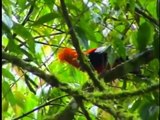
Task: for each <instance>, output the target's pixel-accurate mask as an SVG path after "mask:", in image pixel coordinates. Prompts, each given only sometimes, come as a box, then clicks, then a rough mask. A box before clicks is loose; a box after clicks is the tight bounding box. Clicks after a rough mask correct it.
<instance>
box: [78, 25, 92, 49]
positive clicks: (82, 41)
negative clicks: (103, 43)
mask: <svg viewBox="0 0 160 120" xmlns="http://www.w3.org/2000/svg"><path fill="white" fill-rule="evenodd" d="M75 30H76V32H77V33H78V36H79V37H80V39H79V40H80V44H82V45H83V46H84V47H85V48H86V49H88V48H89V46H88V40H87V37H86V34H85V32H84V31H83V29H82V28H80V27H76V28H75Z"/></svg>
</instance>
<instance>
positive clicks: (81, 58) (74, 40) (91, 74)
mask: <svg viewBox="0 0 160 120" xmlns="http://www.w3.org/2000/svg"><path fill="white" fill-rule="evenodd" d="M60 2H61V6H62V7H61V8H62V12H63V16H64V19H65V21H66V23H67V26H68V28H69V33H70V35H71V40H72V43H73V46H74V47H75V49H76V51H77V53H78V59H79V61H80V65H81V66H82V68H83V69H84V70H85V71H86V72H87V73H88V75H89V77H90V78H91V80H92V82H93V84H94V86H95V87H97V88H99V90H104V88H103V87H102V85H101V84H100V82H99V81H98V79H97V78H96V77H95V75H94V72H93V70H92V69H91V67H90V66H89V64H88V62H87V60H86V59H85V57H84V56H83V53H82V51H81V49H80V45H79V42H78V38H77V37H76V34H75V31H74V27H73V26H72V23H71V21H70V19H69V16H68V11H67V9H66V5H65V3H64V0H60Z"/></svg>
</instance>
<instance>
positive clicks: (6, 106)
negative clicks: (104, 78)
mask: <svg viewBox="0 0 160 120" xmlns="http://www.w3.org/2000/svg"><path fill="white" fill-rule="evenodd" d="M62 1H63V0H3V1H2V51H4V52H5V53H8V54H9V55H14V56H16V57H17V58H19V59H21V60H24V61H26V62H27V63H29V64H30V65H32V66H36V67H37V68H39V69H40V70H42V71H44V72H45V73H47V74H53V75H55V76H56V77H57V78H58V80H59V81H60V82H62V83H66V84H67V85H68V87H70V88H71V89H72V90H73V91H74V90H75V91H82V92H84V93H85V92H87V91H86V90H84V89H83V90H82V86H84V84H85V83H86V82H88V81H90V78H89V76H88V74H87V73H86V72H82V71H80V70H79V69H75V68H73V67H72V66H70V65H68V64H66V63H61V62H60V61H59V60H58V59H57V52H58V50H59V49H60V48H63V47H70V48H74V47H73V44H72V41H71V37H70V33H69V28H68V26H67V24H66V21H65V18H64V15H63V12H62V7H61V2H62ZM159 4H160V2H159V0H157V1H156V0H140V1H138V0H121V1H119V0H65V5H66V8H67V11H68V13H66V14H68V15H69V18H70V21H71V23H72V26H73V29H74V31H75V33H76V37H77V38H78V41H79V43H80V48H81V50H82V51H85V50H88V49H91V48H97V47H100V46H110V49H109V53H108V56H109V57H108V61H109V63H110V64H112V63H113V61H114V60H115V59H116V58H117V57H122V58H126V56H128V57H129V58H130V59H132V58H134V57H135V55H138V54H140V53H141V52H143V51H145V50H146V49H149V48H154V53H155V56H156V57H155V58H154V59H153V60H151V61H150V62H149V63H147V64H145V65H141V66H140V71H141V76H139V75H137V74H127V75H126V76H125V77H124V78H119V79H116V80H115V81H114V82H110V83H107V84H105V88H106V91H107V92H106V94H113V95H114V94H119V93H123V92H126V91H129V92H134V91H136V90H143V89H146V88H148V87H150V86H152V85H154V84H158V83H159V59H158V51H159V38H158V33H159V29H158V28H159V27H158V26H159V20H160V19H159V18H160V13H159V7H158V6H159ZM2 58H3V55H2ZM22 66H23V65H22ZM24 68H26V66H24ZM24 68H22V67H19V66H16V65H14V64H13V63H12V62H10V61H7V60H6V59H2V119H4V120H9V119H18V117H21V119H23V120H31V119H32V120H34V119H35V120H37V119H38V120H43V119H59V120H60V119H63V117H62V116H65V115H67V114H68V115H70V111H74V112H73V114H71V116H69V117H68V118H67V116H65V119H71V118H73V117H74V119H75V120H84V119H93V120H95V119H99V120H114V119H129V118H130V119H142V120H158V118H159V89H154V90H152V91H151V92H148V93H145V94H137V95H133V96H129V97H128V96H127V95H126V97H124V96H123V97H120V98H118V99H114V98H113V99H109V100H106V99H96V98H94V96H92V98H93V99H92V100H93V101H94V100H95V101H98V102H97V103H94V102H91V101H89V100H86V101H85V100H84V101H83V102H82V103H81V102H80V103H78V101H77V103H78V104H79V106H80V108H78V107H77V108H76V107H75V109H74V110H73V109H72V107H73V104H69V103H71V102H72V101H73V98H75V95H73V94H72V93H70V91H65V92H64V91H63V90H62V89H61V88H59V87H51V86H50V85H48V84H47V83H46V82H45V81H44V80H43V79H42V78H40V77H38V76H36V75H34V74H32V73H31V72H28V71H26V69H24ZM95 76H97V73H95ZM96 92H98V90H96V89H95V90H94V91H92V93H95V95H99V92H98V93H96ZM87 93H88V92H87ZM100 93H101V92H100ZM84 96H85V94H84ZM75 99H76V98H75ZM75 105H76V104H75ZM67 108H69V109H67ZM112 109H113V112H111V111H112ZM26 113H28V114H26ZM113 113H116V115H115V114H113Z"/></svg>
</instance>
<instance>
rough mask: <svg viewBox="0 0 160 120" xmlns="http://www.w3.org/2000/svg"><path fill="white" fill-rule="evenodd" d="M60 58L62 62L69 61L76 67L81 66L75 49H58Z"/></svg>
mask: <svg viewBox="0 0 160 120" xmlns="http://www.w3.org/2000/svg"><path fill="white" fill-rule="evenodd" d="M58 58H59V60H60V61H61V62H67V63H69V64H71V65H72V66H74V67H76V68H79V67H80V65H79V62H78V54H77V52H76V50H74V49H71V48H61V49H60V50H59V51H58Z"/></svg>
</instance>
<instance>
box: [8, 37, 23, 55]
mask: <svg viewBox="0 0 160 120" xmlns="http://www.w3.org/2000/svg"><path fill="white" fill-rule="evenodd" d="M7 49H8V50H9V51H10V52H13V53H16V54H22V53H21V48H20V47H19V46H18V45H17V44H16V42H15V41H14V40H13V39H10V40H9V42H8V45H7Z"/></svg>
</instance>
